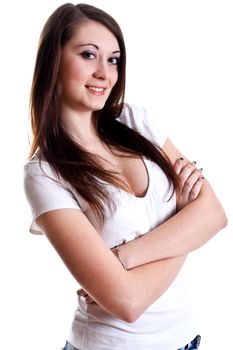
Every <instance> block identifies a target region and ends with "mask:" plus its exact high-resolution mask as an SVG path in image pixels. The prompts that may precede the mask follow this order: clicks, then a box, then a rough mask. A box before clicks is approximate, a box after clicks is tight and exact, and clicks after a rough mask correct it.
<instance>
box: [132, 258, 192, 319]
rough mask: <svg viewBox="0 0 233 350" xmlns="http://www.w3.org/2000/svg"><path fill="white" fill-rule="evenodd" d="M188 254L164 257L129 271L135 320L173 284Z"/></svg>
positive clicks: (133, 317)
mask: <svg viewBox="0 0 233 350" xmlns="http://www.w3.org/2000/svg"><path fill="white" fill-rule="evenodd" d="M185 259H186V256H179V257H175V258H169V259H163V260H160V261H156V262H153V263H149V264H146V265H143V266H139V267H135V268H133V269H132V270H130V271H128V273H129V290H128V297H129V299H130V300H131V309H132V316H131V317H130V319H129V320H128V321H129V322H133V321H135V320H136V319H137V318H138V317H139V316H140V315H141V314H142V313H143V312H144V311H145V310H146V309H147V308H148V307H149V306H150V305H151V304H152V303H154V302H155V301H156V300H157V299H158V298H159V297H160V296H161V295H162V294H163V293H164V292H165V291H166V290H167V289H168V287H169V286H170V285H171V283H172V282H173V281H174V279H175V278H176V276H177V274H178V273H179V271H180V269H181V267H182V266H183V264H184V262H185Z"/></svg>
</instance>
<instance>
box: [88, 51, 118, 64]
mask: <svg viewBox="0 0 233 350" xmlns="http://www.w3.org/2000/svg"><path fill="white" fill-rule="evenodd" d="M81 56H82V57H83V58H84V59H87V60H93V59H95V58H96V54H95V53H94V52H92V51H84V52H82V53H81ZM93 57H94V58H93ZM113 60H115V62H116V63H113V62H112V61H113ZM108 62H110V63H112V64H113V65H114V66H117V65H118V64H119V62H120V57H115V56H113V57H110V58H109V59H108Z"/></svg>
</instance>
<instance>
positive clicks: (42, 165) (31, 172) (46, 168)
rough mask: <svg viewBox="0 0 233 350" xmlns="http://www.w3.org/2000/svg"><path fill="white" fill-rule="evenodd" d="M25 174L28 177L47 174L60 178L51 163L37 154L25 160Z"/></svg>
mask: <svg viewBox="0 0 233 350" xmlns="http://www.w3.org/2000/svg"><path fill="white" fill-rule="evenodd" d="M24 174H25V176H26V177H27V176H32V177H35V176H47V177H50V178H53V179H54V180H55V179H56V180H58V176H57V175H56V174H55V172H54V170H53V169H52V167H51V165H50V164H49V163H48V162H47V161H45V160H43V159H41V158H40V157H39V156H38V155H37V154H36V155H34V156H33V157H32V158H31V159H29V160H27V161H26V162H25V164H24Z"/></svg>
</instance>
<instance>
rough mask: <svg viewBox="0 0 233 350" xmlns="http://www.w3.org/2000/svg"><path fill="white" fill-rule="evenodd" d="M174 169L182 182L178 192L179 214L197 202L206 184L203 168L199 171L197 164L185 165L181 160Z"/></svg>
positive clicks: (180, 159) (181, 159)
mask: <svg viewBox="0 0 233 350" xmlns="http://www.w3.org/2000/svg"><path fill="white" fill-rule="evenodd" d="M174 169H175V172H176V174H177V175H178V178H179V180H180V191H177V212H178V211H180V210H181V209H183V208H184V207H185V206H186V205H187V204H189V203H191V202H192V201H193V200H195V199H196V198H197V197H198V195H199V193H200V191H201V188H202V185H203V183H204V176H203V173H202V170H203V169H202V168H200V169H197V167H196V162H192V163H185V161H184V159H183V158H179V159H178V160H177V161H176V163H175V165H174Z"/></svg>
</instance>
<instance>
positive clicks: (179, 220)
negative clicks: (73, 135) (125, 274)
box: [118, 140, 227, 269]
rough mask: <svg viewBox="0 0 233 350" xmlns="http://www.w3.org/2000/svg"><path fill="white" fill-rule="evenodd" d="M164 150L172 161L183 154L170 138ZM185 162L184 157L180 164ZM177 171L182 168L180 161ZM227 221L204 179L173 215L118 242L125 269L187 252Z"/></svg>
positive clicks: (208, 238) (209, 236) (205, 240)
mask: <svg viewBox="0 0 233 350" xmlns="http://www.w3.org/2000/svg"><path fill="white" fill-rule="evenodd" d="M163 150H164V152H165V153H166V154H167V156H168V157H169V158H170V160H171V162H172V163H173V164H175V162H176V160H177V159H179V158H180V157H181V156H182V155H181V153H180V152H179V151H178V150H177V149H176V147H175V146H174V145H173V144H172V143H171V141H170V140H167V141H166V143H165V145H164V148H163ZM182 157H183V156H182ZM187 164H188V161H187V159H184V160H183V167H185V166H186V165H187ZM186 167H189V165H188V166H186ZM177 171H178V172H180V171H181V167H180V165H179V166H178V169H177ZM183 175H184V174H183ZM226 224H227V218H226V215H225V213H224V210H223V208H222V206H221V204H220V202H219V200H218V199H217V197H216V195H215V193H214V191H213V190H212V188H211V186H210V185H209V183H208V182H207V181H206V180H205V181H204V183H203V185H202V187H201V190H200V193H199V194H198V196H197V198H196V199H195V200H193V201H190V202H189V203H188V204H187V205H186V206H184V207H183V208H182V209H181V210H180V211H179V212H178V213H177V214H176V215H174V216H173V217H171V218H170V219H169V220H167V221H166V222H164V223H163V224H162V225H160V226H158V227H156V228H155V229H153V230H152V231H151V232H149V233H147V234H146V235H144V236H142V237H140V238H138V239H136V240H133V241H131V242H128V243H126V244H124V245H122V246H120V247H119V248H118V250H119V254H120V259H121V261H122V262H123V264H124V266H125V267H126V269H131V268H133V267H135V266H139V265H143V264H146V263H149V262H151V261H156V260H160V259H165V258H170V257H175V256H179V255H186V254H188V253H189V252H191V251H192V250H195V249H197V248H199V247H201V246H202V245H203V244H205V243H206V242H207V241H208V240H210V239H211V238H212V237H213V236H214V235H215V234H216V233H217V232H218V231H219V230H221V229H222V228H224V227H225V226H226Z"/></svg>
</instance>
